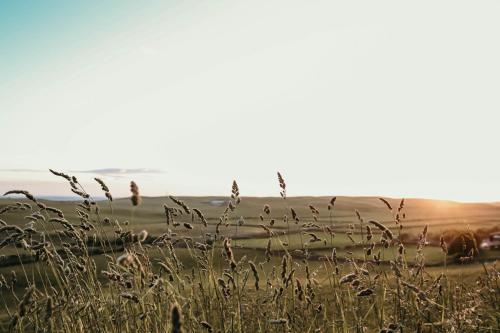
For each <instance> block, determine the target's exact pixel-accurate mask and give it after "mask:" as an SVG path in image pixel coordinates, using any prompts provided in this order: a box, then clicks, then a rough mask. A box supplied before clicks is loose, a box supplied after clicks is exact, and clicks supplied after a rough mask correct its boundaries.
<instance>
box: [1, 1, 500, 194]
mask: <svg viewBox="0 0 500 333" xmlns="http://www.w3.org/2000/svg"><path fill="white" fill-rule="evenodd" d="M499 17H500V2H498V1H457V0H450V1H437V0H432V1H414V2H409V1H400V0H398V1H292V0H284V1H269V0H266V1H234V0H230V1H229V0H228V1H156V2H155V1H151V2H149V1H148V2H143V1H123V0H120V1H106V2H102V1H44V2H41V1H11V2H8V1H1V2H0V77H1V79H0V134H1V137H2V140H3V142H2V145H1V159H0V161H1V163H0V169H1V170H0V190H1V191H7V190H9V189H12V188H22V189H26V190H29V191H32V192H33V193H34V194H39V195H40V194H52V195H61V194H68V193H69V192H68V189H67V185H66V184H65V183H64V182H62V181H61V180H60V179H58V178H56V177H54V176H52V175H50V174H49V173H48V171H47V169H48V168H53V169H56V170H59V171H63V172H67V173H70V174H75V175H76V176H77V177H78V178H79V179H81V180H82V182H89V183H92V184H93V181H92V179H93V177H96V176H98V177H101V178H103V179H104V180H105V181H106V182H108V184H109V187H110V188H111V191H112V192H113V193H114V195H115V196H124V195H128V185H129V182H130V180H135V181H136V182H137V183H138V184H139V186H140V188H141V191H142V193H143V194H144V195H165V194H167V193H169V194H176V195H209V194H213V195H221V194H228V193H229V192H230V187H231V182H232V180H233V179H236V180H237V181H238V183H239V185H240V191H241V194H242V195H259V196H267V195H279V188H278V184H277V180H276V171H278V170H279V171H281V172H282V173H283V175H284V176H285V179H286V181H287V184H288V192H289V195H384V196H392V197H424V198H439V199H452V200H460V201H500V157H499V153H498V151H499V148H498V147H497V144H498V143H500V131H499V130H498V127H499V126H500V96H499V92H500V43H499V34H500V20H499V19H498V18H499ZM109 169H121V171H119V170H109ZM90 188H91V190H92V191H95V192H96V194H99V190H98V189H99V187H98V186H97V185H92V186H91V187H90Z"/></svg>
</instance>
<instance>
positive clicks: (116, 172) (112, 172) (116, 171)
mask: <svg viewBox="0 0 500 333" xmlns="http://www.w3.org/2000/svg"><path fill="white" fill-rule="evenodd" d="M0 171H1V172H49V171H48V169H47V170H43V169H0ZM58 171H59V170H58ZM63 172H64V171H63ZM70 173H93V174H97V175H103V176H105V175H106V176H108V175H109V176H120V175H137V174H159V173H163V171H162V170H158V169H148V168H136V169H121V168H103V169H92V170H71V171H70Z"/></svg>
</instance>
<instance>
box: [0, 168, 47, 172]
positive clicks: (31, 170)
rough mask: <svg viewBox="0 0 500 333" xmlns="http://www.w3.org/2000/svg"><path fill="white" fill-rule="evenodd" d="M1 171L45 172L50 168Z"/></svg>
mask: <svg viewBox="0 0 500 333" xmlns="http://www.w3.org/2000/svg"><path fill="white" fill-rule="evenodd" d="M0 171H1V172H45V171H47V172H48V170H41V169H0Z"/></svg>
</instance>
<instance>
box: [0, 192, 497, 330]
mask: <svg viewBox="0 0 500 333" xmlns="http://www.w3.org/2000/svg"><path fill="white" fill-rule="evenodd" d="M82 195H83V196H86V195H85V194H84V193H82ZM83 200H84V198H82V199H81V200H78V201H60V202H54V201H44V200H37V199H35V198H30V197H28V198H25V196H24V195H22V198H15V199H13V198H6V199H3V200H0V212H1V214H0V219H1V220H2V221H3V222H4V223H3V224H4V225H5V226H4V227H2V228H3V229H2V234H1V236H2V238H1V239H2V241H3V243H2V248H1V249H0V255H2V257H1V259H0V274H1V277H2V279H1V281H0V283H1V287H2V288H1V293H2V296H1V297H2V301H3V303H4V308H5V311H4V312H3V316H2V319H3V320H2V324H1V326H0V329H1V330H3V331H9V330H10V331H16V332H22V331H71V332H83V331H89V330H90V331H100V332H133V331H143V332H165V331H172V332H181V331H183V330H184V331H186V332H197V331H200V332H203V331H208V332H210V331H212V332H373V331H375V330H377V331H380V332H383V331H384V330H385V332H414V331H420V332H453V331H454V332H497V331H498V327H499V326H498V325H499V319H500V318H499V316H498V309H499V308H498V303H497V301H498V300H499V298H498V296H499V292H500V290H499V285H498V283H499V280H498V279H499V278H498V271H497V270H496V266H495V265H496V264H495V261H496V259H497V258H498V257H500V253H499V252H495V251H489V252H486V251H481V252H477V251H476V252H475V253H473V254H471V255H470V256H468V255H467V254H464V255H462V259H466V260H462V261H466V263H459V262H460V260H458V259H459V257H460V255H451V254H449V255H446V254H445V253H444V252H443V243H440V241H439V238H440V236H441V234H443V233H448V234H450V232H452V231H456V232H460V231H467V232H475V231H478V230H481V229H483V230H484V229H488V228H490V229H491V228H495V227H498V226H499V221H500V205H498V204H494V203H477V204H464V203H456V202H449V201H437V200H421V199H406V200H405V201H404V204H402V203H401V201H400V199H390V198H386V199H385V200H386V201H385V202H384V200H381V199H380V198H376V197H337V198H336V200H335V202H334V203H332V202H331V200H332V198H331V197H290V198H286V199H284V198H281V197H266V198H257V197H240V196H239V193H238V191H237V188H236V190H235V189H234V188H233V196H232V197H179V198H177V200H181V202H178V201H177V202H175V200H172V199H170V198H168V197H154V198H149V197H142V198H141V201H140V204H138V205H133V204H132V202H131V200H130V199H129V198H124V199H116V200H113V201H112V202H111V201H108V200H105V201H97V202H96V203H95V204H93V203H92V204H88V205H87V204H85V205H82V202H83ZM88 201H89V202H91V201H92V199H91V198H89V199H88ZM50 207H54V208H55V209H51V208H50ZM195 209H197V210H198V212H199V213H197V212H196V211H195ZM292 209H293V212H292ZM370 221H378V222H379V223H380V224H379V225H378V226H377V224H374V223H371V222H370ZM367 226H369V227H370V228H367ZM16 227H18V228H17V229H16ZM369 229H370V230H369ZM143 230H144V231H143ZM145 231H146V232H145ZM368 234H370V236H368ZM403 240H404V241H403ZM384 244H385V245H384ZM445 246H446V244H445ZM369 248H371V252H369V251H368V249H369ZM344 280H346V281H347V282H345V281H344ZM478 292H488V293H489V294H488V296H485V297H482V298H479V299H477V298H476V299H474V297H471V295H472V294H474V293H478ZM471 308H472V309H473V310H471ZM181 313H182V319H181V318H180V317H179V316H180V315H181ZM101 317H106V318H111V319H112V320H110V321H105V320H99V319H98V318H101Z"/></svg>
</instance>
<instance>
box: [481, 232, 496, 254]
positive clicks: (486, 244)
mask: <svg viewBox="0 0 500 333" xmlns="http://www.w3.org/2000/svg"><path fill="white" fill-rule="evenodd" d="M479 247H480V248H481V249H482V250H500V232H495V233H492V234H490V235H489V236H488V237H487V238H485V239H483V241H482V242H481V244H480V245H479Z"/></svg>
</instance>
